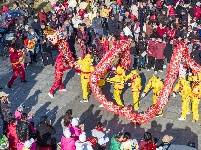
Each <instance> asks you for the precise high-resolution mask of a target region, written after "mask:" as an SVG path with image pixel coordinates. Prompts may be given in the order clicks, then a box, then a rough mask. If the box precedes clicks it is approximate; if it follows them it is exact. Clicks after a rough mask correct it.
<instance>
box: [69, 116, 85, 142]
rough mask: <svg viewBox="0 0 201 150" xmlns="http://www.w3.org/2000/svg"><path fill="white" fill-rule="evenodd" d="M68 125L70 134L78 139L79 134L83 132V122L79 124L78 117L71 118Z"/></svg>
mask: <svg viewBox="0 0 201 150" xmlns="http://www.w3.org/2000/svg"><path fill="white" fill-rule="evenodd" d="M68 127H69V130H70V132H71V134H72V136H73V137H75V139H76V140H78V139H79V136H80V134H81V133H82V132H84V124H81V125H80V126H79V118H73V119H72V122H71V124H70V125H69V126H68Z"/></svg>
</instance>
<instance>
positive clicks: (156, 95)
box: [152, 93, 163, 115]
mask: <svg viewBox="0 0 201 150" xmlns="http://www.w3.org/2000/svg"><path fill="white" fill-rule="evenodd" d="M158 95H159V94H158V93H154V95H153V102H152V103H153V105H156V99H157V97H158ZM162 113H163V110H162V109H161V110H160V111H159V112H158V114H159V115H160V114H162Z"/></svg>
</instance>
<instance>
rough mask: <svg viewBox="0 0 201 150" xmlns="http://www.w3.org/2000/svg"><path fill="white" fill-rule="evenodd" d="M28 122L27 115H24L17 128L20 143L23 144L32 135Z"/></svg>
mask: <svg viewBox="0 0 201 150" xmlns="http://www.w3.org/2000/svg"><path fill="white" fill-rule="evenodd" d="M26 120H27V114H26V113H23V114H22V120H21V121H19V122H18V123H17V127H16V133H17V136H18V138H19V141H20V142H23V143H24V142H25V141H26V140H27V139H28V138H29V136H30V134H31V128H30V125H29V123H28V122H27V121H26Z"/></svg>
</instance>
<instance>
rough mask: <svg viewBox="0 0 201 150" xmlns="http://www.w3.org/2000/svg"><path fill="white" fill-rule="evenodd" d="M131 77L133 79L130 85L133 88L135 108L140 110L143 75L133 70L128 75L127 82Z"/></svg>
mask: <svg viewBox="0 0 201 150" xmlns="http://www.w3.org/2000/svg"><path fill="white" fill-rule="evenodd" d="M129 79H131V83H130V84H128V85H129V86H130V87H131V89H132V94H133V104H134V110H139V96H140V91H141V89H142V86H141V77H140V75H139V74H138V72H137V71H136V70H133V71H131V73H130V74H129V75H127V76H126V78H125V82H126V81H128V80H129Z"/></svg>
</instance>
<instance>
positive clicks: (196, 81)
mask: <svg viewBox="0 0 201 150" xmlns="http://www.w3.org/2000/svg"><path fill="white" fill-rule="evenodd" d="M188 80H189V81H193V85H192V99H191V100H192V112H193V121H192V122H196V121H197V120H199V119H200V116H199V113H198V106H199V103H200V98H201V72H199V73H198V74H197V76H189V77H188Z"/></svg>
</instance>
